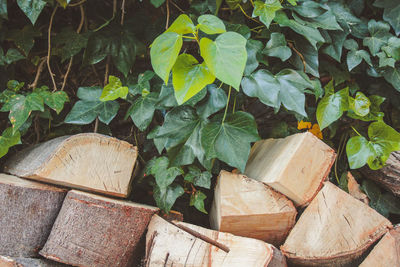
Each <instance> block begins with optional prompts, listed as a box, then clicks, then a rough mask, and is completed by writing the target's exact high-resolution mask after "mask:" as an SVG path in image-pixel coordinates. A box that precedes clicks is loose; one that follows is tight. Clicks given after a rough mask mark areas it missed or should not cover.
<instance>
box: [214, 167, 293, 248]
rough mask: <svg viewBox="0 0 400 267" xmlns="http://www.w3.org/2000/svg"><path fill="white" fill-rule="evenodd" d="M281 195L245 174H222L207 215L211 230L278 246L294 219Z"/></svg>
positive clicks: (288, 205)
mask: <svg viewBox="0 0 400 267" xmlns="http://www.w3.org/2000/svg"><path fill="white" fill-rule="evenodd" d="M296 214H297V211H296V208H295V207H294V205H293V203H292V202H291V201H290V200H288V199H287V198H286V197H285V196H284V195H282V194H280V193H278V192H276V191H274V190H273V189H272V188H270V187H269V186H267V185H265V184H263V183H261V182H259V181H256V180H253V179H250V178H247V177H246V176H244V175H240V174H233V173H230V172H226V171H221V173H220V174H219V177H218V181H217V185H216V187H215V190H214V202H213V205H212V208H211V212H210V222H211V227H212V228H213V229H214V230H218V231H222V232H228V233H232V234H234V235H238V236H244V237H250V238H256V239H260V240H263V241H265V242H267V243H270V244H273V245H275V246H279V245H281V244H282V243H283V242H284V241H285V239H286V237H287V235H288V234H289V231H290V230H291V229H292V228H293V225H294V223H295V220H296Z"/></svg>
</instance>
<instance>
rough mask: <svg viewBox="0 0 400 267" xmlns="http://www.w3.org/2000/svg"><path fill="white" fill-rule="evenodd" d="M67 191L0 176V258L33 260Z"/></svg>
mask: <svg viewBox="0 0 400 267" xmlns="http://www.w3.org/2000/svg"><path fill="white" fill-rule="evenodd" d="M66 193H67V190H65V189H60V188H57V187H54V186H49V185H45V184H41V183H37V182H33V181H29V180H25V179H21V178H18V177H15V176H12V175H7V174H0V255H5V256H13V257H35V256H37V255H38V251H39V250H40V249H41V248H42V247H43V245H44V243H45V242H46V239H47V237H48V236H49V234H50V230H51V227H52V226H53V223H54V221H55V220H56V217H57V214H58V212H59V210H60V208H61V205H62V202H63V200H64V197H65V195H66Z"/></svg>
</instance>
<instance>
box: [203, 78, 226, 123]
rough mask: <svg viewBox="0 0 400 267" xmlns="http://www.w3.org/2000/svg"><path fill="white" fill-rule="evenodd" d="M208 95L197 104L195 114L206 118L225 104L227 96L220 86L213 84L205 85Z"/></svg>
mask: <svg viewBox="0 0 400 267" xmlns="http://www.w3.org/2000/svg"><path fill="white" fill-rule="evenodd" d="M207 89H208V93H209V97H208V98H207V102H205V103H203V104H201V105H199V106H198V107H197V114H198V115H199V116H200V117H202V118H203V119H207V118H208V117H209V116H211V115H212V114H214V113H216V112H217V111H220V110H221V109H223V108H224V107H225V106H226V102H227V100H228V97H227V96H226V93H225V92H224V90H222V89H221V88H217V86H215V84H211V85H208V86H207Z"/></svg>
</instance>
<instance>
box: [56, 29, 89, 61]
mask: <svg viewBox="0 0 400 267" xmlns="http://www.w3.org/2000/svg"><path fill="white" fill-rule="evenodd" d="M52 41H53V39H52ZM87 43H88V35H87V34H78V33H76V31H74V30H72V28H64V29H63V30H62V31H61V32H59V33H57V35H56V36H55V37H54V44H55V45H56V46H60V51H59V52H58V53H57V54H58V55H59V56H60V57H61V62H64V61H65V60H67V59H70V58H71V57H73V56H75V55H76V54H78V53H79V52H80V51H81V50H82V49H83V48H85V47H86V46H87ZM90 45H92V43H91V44H90Z"/></svg>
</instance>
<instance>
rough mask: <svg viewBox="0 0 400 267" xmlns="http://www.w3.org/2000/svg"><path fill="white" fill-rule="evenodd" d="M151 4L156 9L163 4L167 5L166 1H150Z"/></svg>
mask: <svg viewBox="0 0 400 267" xmlns="http://www.w3.org/2000/svg"><path fill="white" fill-rule="evenodd" d="M150 3H151V4H152V5H153V6H154V7H155V8H159V7H160V6H162V4H164V3H165V0H150Z"/></svg>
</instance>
